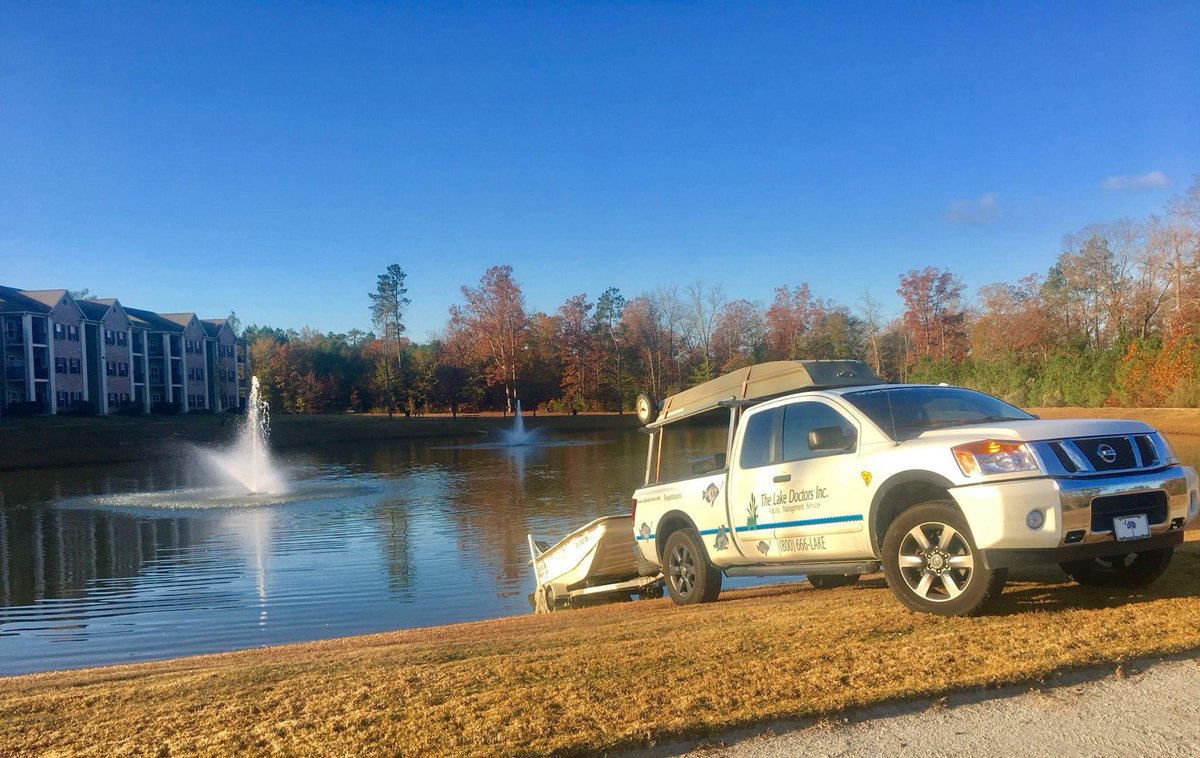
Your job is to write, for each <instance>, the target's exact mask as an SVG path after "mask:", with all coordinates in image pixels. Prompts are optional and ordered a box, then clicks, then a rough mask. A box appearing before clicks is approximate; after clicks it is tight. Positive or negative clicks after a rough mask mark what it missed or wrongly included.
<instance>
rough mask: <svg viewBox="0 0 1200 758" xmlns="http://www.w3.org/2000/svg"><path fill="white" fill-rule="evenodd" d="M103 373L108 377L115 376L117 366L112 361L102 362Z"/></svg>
mask: <svg viewBox="0 0 1200 758" xmlns="http://www.w3.org/2000/svg"><path fill="white" fill-rule="evenodd" d="M104 373H105V374H107V375H109V376H116V375H117V364H116V363H115V362H113V361H105V362H104Z"/></svg>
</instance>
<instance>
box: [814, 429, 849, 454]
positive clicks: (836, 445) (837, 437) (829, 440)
mask: <svg viewBox="0 0 1200 758" xmlns="http://www.w3.org/2000/svg"><path fill="white" fill-rule="evenodd" d="M852 447H854V434H853V433H850V434H846V430H844V429H842V427H840V426H821V427H817V428H816V429H813V430H812V431H810V432H809V433H808V449H809V450H849V449H850V448H852Z"/></svg>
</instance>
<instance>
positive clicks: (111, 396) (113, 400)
mask: <svg viewBox="0 0 1200 758" xmlns="http://www.w3.org/2000/svg"><path fill="white" fill-rule="evenodd" d="M116 404H117V393H115V392H110V393H108V407H110V408H111V407H113V406H115V405H116Z"/></svg>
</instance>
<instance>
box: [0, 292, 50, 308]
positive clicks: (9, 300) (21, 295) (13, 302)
mask: <svg viewBox="0 0 1200 758" xmlns="http://www.w3.org/2000/svg"><path fill="white" fill-rule="evenodd" d="M49 312H50V306H48V305H45V304H43V303H41V302H39V301H37V300H35V299H33V298H32V297H30V296H29V295H27V294H25V292H24V291H23V290H19V289H17V288H15V287H5V286H3V285H0V313H49Z"/></svg>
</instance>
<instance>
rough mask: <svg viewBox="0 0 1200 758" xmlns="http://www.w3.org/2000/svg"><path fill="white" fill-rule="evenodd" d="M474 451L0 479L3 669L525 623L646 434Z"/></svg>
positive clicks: (168, 465) (146, 466)
mask: <svg viewBox="0 0 1200 758" xmlns="http://www.w3.org/2000/svg"><path fill="white" fill-rule="evenodd" d="M1184 439H1185V440H1186V439H1187V438H1184ZM1192 439H1193V440H1194V439H1195V438H1192ZM477 441H478V440H460V441H447V440H434V441H421V440H416V441H414V440H400V441H375V442H364V443H350V444H336V445H324V446H321V447H319V448H308V449H304V450H302V451H296V452H291V453H288V454H285V455H281V456H279V457H278V460H279V463H281V464H282V466H283V467H284V468H285V469H286V471H287V474H288V476H289V478H290V479H292V480H293V482H294V486H293V493H292V494H291V495H288V496H284V497H281V498H277V499H275V500H273V501H271V504H257V505H249V506H247V505H241V506H237V507H231V506H230V505H228V504H227V503H223V502H222V501H221V499H220V498H218V497H208V496H206V494H205V493H207V492H209V491H210V490H207V489H204V488H208V487H211V486H212V484H213V482H212V480H211V479H210V476H211V475H210V474H209V473H208V472H207V469H206V468H204V467H201V466H200V465H198V464H197V465H195V466H190V465H184V464H181V462H180V461H179V460H177V459H176V460H171V459H161V460H152V461H145V462H142V463H138V464H120V465H112V466H104V467H88V468H69V469H56V470H46V471H33V472H9V473H0V674H16V673H26V672H34V671H45V670H52V669H65V668H76V667H82V666H95V665H104V664H110V663H121V662H130V661H140V660H151V659H159V658H169V657H173V656H178V655H188V654H195V653H206V652H217V651H224V650H233V649H239V648H248V647H255V646H261V645H272V644H280V643H286V642H299V641H305V640H314V639H325V638H330V637H338V636H344V635H351V634H364V633H369V632H378V631H386V630H392V629H403V628H412V627H421V626H432V625H438V624H449V623H455V622H461V621H471V620H477V619H484V618H493V617H498V616H508V615H515V614H523V613H529V612H530V606H529V602H528V599H527V596H528V594H529V593H530V592H531V591H532V589H533V586H532V585H533V577H532V572H531V569H530V568H529V566H528V565H527V561H528V560H529V554H528V550H527V547H526V534H527V533H530V532H532V533H534V534H535V535H538V536H544V537H550V538H553V539H557V538H559V537H561V536H564V535H565V534H567V533H568V532H569V531H571V530H572V529H574V528H576V527H578V526H581V525H583V524H584V523H586V522H587V521H590V520H591V519H594V518H597V517H599V516H605V515H612V514H621V513H627V512H628V507H629V505H628V504H629V496H630V494H631V493H632V492H633V489H634V488H635V487H636V485H637V484H638V483H639V482H640V481H641V478H642V475H643V467H644V465H645V447H644V446H645V437H644V436H642V435H641V434H639V433H638V432H636V431H633V430H630V431H622V432H618V431H612V432H596V433H590V434H579V433H575V434H572V435H571V437H570V439H569V440H567V439H556V438H554V437H553V436H549V437H547V439H545V440H544V441H545V442H547V443H550V444H545V445H537V446H530V447H514V448H486V447H473V446H471V445H470V444H469V443H472V442H477ZM1176 442H1177V444H1178V443H1179V442H1180V440H1176ZM1179 447H1180V448H1181V453H1182V455H1183V456H1184V458H1185V459H1186V460H1188V462H1191V463H1195V462H1196V461H1197V460H1200V446H1198V445H1197V444H1195V443H1194V442H1193V441H1192V440H1188V441H1187V442H1185V444H1183V445H1179ZM197 506H201V507H197ZM762 581H778V580H748V579H741V580H726V586H741V585H745V584H751V583H759V582H762Z"/></svg>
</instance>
